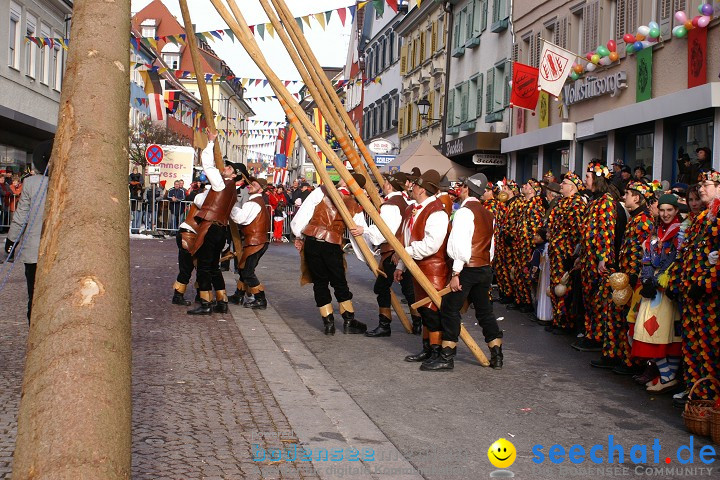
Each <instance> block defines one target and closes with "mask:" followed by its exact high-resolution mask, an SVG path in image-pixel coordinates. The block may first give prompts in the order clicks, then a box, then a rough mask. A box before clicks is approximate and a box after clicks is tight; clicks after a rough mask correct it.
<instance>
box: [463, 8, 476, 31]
mask: <svg viewBox="0 0 720 480" xmlns="http://www.w3.org/2000/svg"><path fill="white" fill-rule="evenodd" d="M466 12H467V13H466V15H467V17H466V18H465V39H466V40H467V39H468V38H472V37H473V27H474V26H475V2H474V1H473V2H471V3H469V4H468V6H467V9H466Z"/></svg>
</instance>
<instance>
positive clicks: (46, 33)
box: [38, 24, 54, 85]
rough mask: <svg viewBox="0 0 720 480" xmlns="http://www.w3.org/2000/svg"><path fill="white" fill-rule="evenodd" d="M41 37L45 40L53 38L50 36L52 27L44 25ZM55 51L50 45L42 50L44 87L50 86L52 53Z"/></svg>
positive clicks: (41, 67)
mask: <svg viewBox="0 0 720 480" xmlns="http://www.w3.org/2000/svg"><path fill="white" fill-rule="evenodd" d="M40 35H41V36H42V37H43V38H47V37H51V36H52V35H51V34H50V27H48V26H47V25H44V24H43V25H42V27H41V29H40ZM53 49H54V45H53V47H50V45H47V46H45V48H43V49H42V51H41V52H40V54H41V55H42V57H41V58H40V75H38V76H39V77H40V82H41V83H43V84H44V85H50V69H51V68H52V67H51V66H50V51H51V50H53Z"/></svg>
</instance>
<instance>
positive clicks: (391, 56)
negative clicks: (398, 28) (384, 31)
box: [388, 32, 397, 64]
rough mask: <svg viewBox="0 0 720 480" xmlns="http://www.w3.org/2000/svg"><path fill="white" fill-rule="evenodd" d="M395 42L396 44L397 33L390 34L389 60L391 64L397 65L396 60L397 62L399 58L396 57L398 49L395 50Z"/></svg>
mask: <svg viewBox="0 0 720 480" xmlns="http://www.w3.org/2000/svg"><path fill="white" fill-rule="evenodd" d="M395 42H396V38H395V32H390V41H389V42H388V59H389V62H390V64H393V63H395V60H397V58H396V57H395V55H397V49H396V48H395Z"/></svg>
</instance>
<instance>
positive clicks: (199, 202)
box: [178, 185, 210, 233]
mask: <svg viewBox="0 0 720 480" xmlns="http://www.w3.org/2000/svg"><path fill="white" fill-rule="evenodd" d="M208 193H210V185H205V190H203V191H202V192H200V193H198V194H197V195H195V198H194V199H193V203H194V204H195V206H196V207H197V208H202V206H203V203H205V199H206V198H207V196H208ZM178 228H184V229H185V230H189V231H191V232H193V233H197V232H196V231H195V229H194V228H192V227H191V226H190V225H188V224H187V223H186V222H183V223H181V224H180V227H178Z"/></svg>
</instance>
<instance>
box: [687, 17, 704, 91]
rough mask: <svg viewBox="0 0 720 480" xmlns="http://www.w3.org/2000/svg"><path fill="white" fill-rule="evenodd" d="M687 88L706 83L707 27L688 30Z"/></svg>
mask: <svg viewBox="0 0 720 480" xmlns="http://www.w3.org/2000/svg"><path fill="white" fill-rule="evenodd" d="M687 63H688V88H693V87H697V86H699V85H704V84H706V83H707V29H706V28H693V29H692V30H690V31H689V32H688V56H687Z"/></svg>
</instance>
